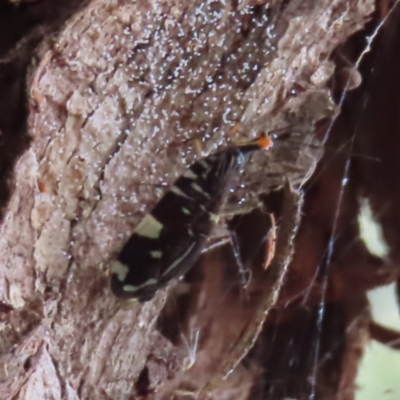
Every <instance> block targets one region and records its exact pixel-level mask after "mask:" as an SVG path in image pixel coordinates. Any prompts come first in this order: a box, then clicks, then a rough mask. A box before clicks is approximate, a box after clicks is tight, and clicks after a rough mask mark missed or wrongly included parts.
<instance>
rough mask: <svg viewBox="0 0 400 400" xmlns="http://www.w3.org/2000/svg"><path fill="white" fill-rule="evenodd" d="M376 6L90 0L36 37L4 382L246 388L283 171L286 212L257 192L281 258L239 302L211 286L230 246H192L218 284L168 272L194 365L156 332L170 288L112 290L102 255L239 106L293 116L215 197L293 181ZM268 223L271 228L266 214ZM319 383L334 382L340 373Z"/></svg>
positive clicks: (271, 275) (24, 389)
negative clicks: (356, 36) (283, 135)
mask: <svg viewBox="0 0 400 400" xmlns="http://www.w3.org/2000/svg"><path fill="white" fill-rule="evenodd" d="M372 11H373V2H372V1H363V2H361V1H360V2H351V3H349V2H347V1H343V0H336V1H331V0H330V1H328V0H327V1H318V2H315V1H311V0H310V1H304V0H302V1H273V2H267V3H266V2H253V1H242V2H234V1H233V2H222V1H221V2H219V1H209V2H204V1H194V2H183V1H181V2H180V1H176V2H165V1H146V2H145V1H143V2H131V1H92V2H91V3H90V4H89V5H88V6H87V7H86V8H84V9H82V10H80V11H77V12H76V13H74V15H73V16H72V17H70V18H69V19H67V21H66V23H65V26H64V27H63V28H62V29H61V31H60V33H59V36H58V37H57V38H56V39H55V43H53V44H51V45H50V46H49V45H48V44H42V45H41V46H39V47H38V48H37V50H36V52H37V54H39V55H40V63H39V65H38V66H37V68H35V69H33V70H32V73H31V74H29V76H28V86H29V96H30V97H29V104H30V108H29V113H28V117H27V119H26V118H25V117H23V118H21V121H20V123H21V124H25V123H26V124H27V127H28V128H27V129H28V133H29V136H30V138H31V142H30V144H29V146H28V148H27V150H26V151H25V152H23V154H22V155H21V156H20V157H17V158H16V163H15V166H14V168H13V176H14V180H13V182H14V184H13V192H12V195H11V198H10V200H9V202H8V203H7V205H6V207H5V210H4V219H3V223H2V225H1V234H0V238H1V239H0V258H1V264H2V266H3V268H2V269H1V271H0V299H1V301H2V303H3V307H2V311H1V312H2V322H1V324H2V325H3V329H2V330H1V332H0V335H1V343H2V344H1V354H0V364H1V365H3V368H2V369H1V368H0V392H1V393H3V396H4V398H11V397H12V398H15V399H20V398H21V399H22V398H32V399H33V398H38V399H39V398H54V399H93V398H95V399H136V398H149V399H150V398H163V397H165V398H171V397H172V396H174V398H175V397H176V398H180V397H182V398H185V397H187V396H189V395H192V394H193V393H197V394H198V396H199V398H202V397H207V396H210V397H211V398H217V399H223V398H226V399H240V398H243V399H246V398H255V397H254V396H255V395H254V394H253V392H254V390H255V389H254V388H255V387H256V386H257V383H256V381H255V379H256V378H257V377H258V378H259V377H261V376H262V372H263V367H262V362H259V363H258V365H256V364H255V363H254V362H250V366H251V367H249V363H248V364H247V365H246V363H239V361H240V360H241V359H243V358H244V357H245V356H246V354H247V353H248V352H249V351H250V348H251V346H252V345H253V343H254V341H255V340H256V338H257V335H258V334H259V333H260V329H261V323H262V321H263V319H264V317H265V314H266V313H267V311H268V310H269V308H271V307H272V306H273V305H274V303H275V302H276V300H277V291H278V288H279V287H280V285H281V283H282V279H283V273H284V272H285V271H286V269H287V264H288V262H289V260H290V255H291V253H292V249H291V246H292V240H293V233H294V231H295V228H296V226H297V225H298V220H297V218H298V215H299V213H298V205H299V204H300V196H298V195H295V194H293V192H292V191H291V190H289V189H288V186H287V187H286V194H287V196H286V200H282V202H283V203H285V201H286V203H285V204H289V205H290V206H287V207H286V208H285V207H284V206H282V209H281V210H275V209H274V207H273V206H270V207H271V208H268V207H269V206H268V205H269V204H270V203H269V202H268V201H267V200H265V204H266V208H267V211H269V212H273V213H274V214H275V215H276V218H277V234H278V239H277V248H276V253H275V264H274V263H272V264H271V267H270V268H269V269H267V270H266V271H263V270H262V266H260V265H257V266H255V267H254V268H259V270H258V271H257V270H255V272H254V275H255V276H260V279H259V280H258V282H259V283H260V286H261V285H262V283H265V282H267V283H265V285H264V286H263V287H262V288H259V287H255V288H254V289H253V288H249V292H248V295H249V298H248V299H247V301H246V302H243V303H241V304H239V303H240V302H239V301H237V302H235V300H234V299H235V295H238V296H236V298H240V294H241V293H240V292H241V290H239V288H237V287H236V288H235V290H234V291H233V293H229V296H232V297H231V298H229V299H231V300H232V301H226V299H225V300H224V301H222V302H221V301H219V299H220V298H221V293H225V287H224V279H223V278H222V275H223V272H222V271H221V268H224V265H228V267H229V266H230V267H231V268H234V267H232V264H233V262H232V261H229V255H228V254H225V255H223V252H225V253H226V251H227V249H226V248H225V249H221V250H220V251H221V252H222V256H221V254H217V255H212V254H211V255H206V257H205V258H204V259H202V260H200V261H199V264H200V265H201V264H203V265H205V268H208V270H209V271H210V268H211V270H212V272H209V271H208V273H206V272H205V273H204V274H205V275H204V276H205V278H204V279H202V281H207V280H208V281H209V282H211V283H214V284H215V282H217V281H218V279H219V282H220V283H221V285H222V291H220V290H221V288H216V289H215V292H213V293H212V294H213V295H208V292H207V289H206V286H202V285H203V284H202V283H201V284H198V285H197V287H196V285H194V287H195V289H194V290H193V288H190V289H187V288H186V287H185V284H186V283H184V284H183V289H182V286H181V285H178V286H177V287H176V288H175V292H176V291H178V292H179V290H181V292H179V293H178V297H179V296H182V295H187V296H188V297H187V299H186V300H187V306H186V309H184V310H183V312H186V317H185V323H184V324H183V325H184V326H183V325H182V329H184V328H186V329H188V331H186V332H190V330H191V325H190V324H191V322H190V321H191V319H192V321H193V319H195V320H196V323H195V324H194V325H195V326H196V329H199V330H200V334H201V335H202V336H201V338H203V339H202V340H200V341H199V342H198V348H197V349H196V350H197V351H198V352H199V353H198V354H196V355H195V357H194V358H197V357H199V362H196V363H195V364H194V366H193V367H192V366H191V363H192V361H193V360H192V359H191V353H190V351H189V349H191V348H193V346H190V344H189V345H188V346H185V345H182V340H178V339H177V336H179V334H176V333H175V334H174V333H169V334H168V333H167V332H166V331H167V329H166V328H165V321H172V319H171V318H170V319H168V317H169V315H168V305H170V303H171V301H172V302H173V301H174V299H175V298H176V297H172V295H171V287H169V288H167V289H166V290H163V291H161V292H160V293H158V294H157V296H156V297H155V299H154V300H153V301H151V302H148V303H145V304H140V305H138V304H129V305H128V304H124V303H122V302H119V301H118V300H116V299H115V298H114V297H113V296H112V295H111V293H110V291H109V288H108V277H107V274H106V270H107V265H108V263H109V261H110V260H111V259H112V258H113V256H115V254H116V253H117V252H118V250H119V249H120V248H121V246H122V245H123V244H124V242H125V241H126V239H127V238H128V237H129V235H130V234H131V233H132V230H133V228H134V227H135V226H136V224H137V223H138V222H139V220H140V218H142V217H143V215H144V214H145V213H146V212H147V211H149V210H150V209H151V207H152V206H153V205H154V204H155V203H156V201H157V199H159V198H160V196H161V195H162V193H163V192H164V191H165V190H166V188H165V187H164V186H163V184H167V185H168V184H171V182H173V181H174V179H175V178H176V177H177V176H179V174H181V173H182V171H184V170H185V168H186V167H187V166H188V165H189V164H190V163H192V162H193V161H194V160H195V159H197V158H198V157H199V156H198V155H197V154H196V151H195V146H194V145H193V139H201V141H202V144H203V148H204V149H205V150H206V151H214V150H215V149H217V148H218V147H220V146H224V145H226V141H227V139H229V138H230V137H231V135H230V133H232V132H233V131H236V128H235V127H237V123H238V122H240V123H241V125H240V128H239V131H238V133H237V134H236V136H234V138H235V139H236V138H238V137H240V136H249V137H250V136H252V135H254V134H255V132H257V131H259V130H265V131H270V130H272V129H275V128H281V127H284V126H289V125H290V126H295V132H294V134H293V139H294V140H287V141H286V142H283V141H282V142H279V143H276V146H275V147H274V149H273V150H272V151H271V152H269V153H268V154H265V153H262V154H261V153H260V154H257V155H256V156H255V157H254V158H253V159H252V161H251V163H250V164H249V165H248V166H246V171H245V172H244V174H243V176H242V177H240V182H239V179H238V182H236V185H234V186H233V187H232V193H230V194H229V196H227V197H228V199H227V204H226V211H229V213H230V214H235V213H236V214H237V213H244V212H246V211H249V210H252V209H254V208H255V204H258V203H259V201H258V195H260V194H262V195H263V196H264V197H263V198H265V195H266V194H268V193H270V192H271V191H272V190H273V189H276V188H277V187H282V186H283V185H284V182H285V181H286V180H287V179H288V180H289V181H290V182H291V183H292V185H301V184H303V183H304V181H305V180H306V179H307V178H308V177H309V176H310V174H311V173H312V172H313V170H314V168H315V166H316V163H317V161H318V159H319V158H320V156H321V154H322V151H321V147H319V146H308V145H309V144H318V143H319V142H318V134H319V136H322V135H321V134H320V132H318V129H316V128H318V127H319V126H320V125H321V124H320V122H321V121H322V122H323V121H326V120H329V119H331V118H333V117H334V116H335V115H336V113H337V112H338V109H337V108H336V106H335V105H334V103H333V101H332V100H331V93H330V91H329V89H328V88H327V86H326V83H327V82H328V80H329V79H330V78H331V77H332V74H333V72H334V64H333V63H332V62H331V61H329V57H330V55H331V53H332V51H333V50H334V49H335V48H336V47H337V46H338V45H339V44H341V43H342V42H344V41H345V40H346V39H347V38H348V37H349V36H350V35H351V34H353V33H354V32H355V31H357V30H359V29H361V28H362V27H363V24H364V22H365V21H366V19H367V17H368V16H369V15H370V14H371V12H372ZM2 129H3V128H2ZM316 131H317V133H316ZM289 193H291V195H289ZM288 199H289V200H288ZM293 199H295V200H296V201H293ZM290 200H291V201H292V203H291V202H290ZM282 210H283V211H282ZM285 210H286V211H285ZM262 215H264V214H262ZM261 219H262V217H260V220H261ZM266 225H268V224H266ZM248 229H249V230H250V229H251V228H248ZM263 229H265V234H260V235H261V236H266V237H267V236H268V235H269V232H270V229H271V227H268V228H263ZM244 236H246V234H245V235H244ZM261 239H262V238H261ZM261 239H260V240H261ZM261 241H262V240H261ZM269 243H270V244H269V247H272V244H271V242H269ZM243 252H244V253H245V250H243ZM261 264H262V262H261ZM228 267H227V268H228ZM193 273H194V274H196V272H193ZM201 273H202V272H201ZM207 274H208V275H207ZM228 275H229V274H228ZM188 279H190V277H189V278H188ZM263 279H265V280H263ZM194 281H196V279H195V280H194ZM217 283H218V282H217ZM189 286H190V285H189ZM216 286H217V285H216ZM182 290H183V292H184V293H183V294H182ZM185 290H186V292H185ZM253 290H254V292H253ZM174 296H177V295H176V293H175V294H174ZM167 299H168V300H169V301H168V303H167V307H166V308H165V309H164V314H163V315H164V317H163V318H164V326H162V325H163V324H162V319H161V322H159V323H158V324H157V318H158V317H159V315H160V313H161V311H162V310H163V308H164V305H165V304H166V300H167ZM171 299H172V300H171ZM207 301H209V302H208V303H207ZM176 303H180V300H179V298H178V300H176ZM218 303H220V304H219V305H221V304H222V305H224V307H225V308H221V309H219V310H218V307H217V305H218ZM214 304H215V307H214ZM243 304H244V306H243ZM228 306H229V307H231V309H230V310H229V309H228ZM239 307H244V309H242V310H240V309H239ZM246 307H247V309H246ZM176 309H180V308H179V307H178V308H176ZM176 309H175V310H176ZM211 311H213V312H215V313H214V314H212V313H210V312H211ZM167 323H170V322H167ZM215 323H216V324H217V325H213V324H215ZM224 323H228V324H230V327H229V329H227V328H226V325H224ZM218 324H219V325H218ZM157 328H158V329H157ZM161 332H162V333H161ZM182 332H185V331H184V330H182ZM222 332H226V333H228V334H229V335H228V336H226V337H224V336H222V337H221V336H220V335H221V333H222ZM236 332H237V336H235V333H236ZM217 334H218V338H217ZM262 334H264V332H262ZM204 338H205V339H204ZM210 343H211V345H210ZM227 343H229V346H228V348H226V346H225V345H226V344H227ZM260 354H261V352H260ZM213 357H215V358H213ZM249 357H251V355H250V356H249ZM192 358H193V357H192ZM210 360H215V361H214V362H213V361H211V362H210ZM210 364H212V365H210ZM189 366H190V367H192V368H189ZM233 367H235V368H234V372H233V374H231V375H230V377H229V379H222V378H223V376H224V375H225V374H226V373H227V372H229V370H230V369H231V368H233ZM324 385H326V386H327V388H326V390H325V392H326V393H329V394H332V393H337V391H338V390H339V389H338V388H339V387H340V385H338V380H337V379H336V380H328V379H327V380H326V381H324ZM258 393H260V392H258ZM303 394H304V392H302V391H301V390H300V392H297V394H293V397H299V398H301V396H302V395H303ZM271 398H280V397H271ZM321 398H323V397H321Z"/></svg>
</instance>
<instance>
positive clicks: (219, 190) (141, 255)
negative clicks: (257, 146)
mask: <svg viewBox="0 0 400 400" xmlns="http://www.w3.org/2000/svg"><path fill="white" fill-rule="evenodd" d="M247 154H249V153H246V152H244V151H242V148H241V147H229V148H227V149H225V150H222V151H220V152H218V153H215V154H213V155H211V156H208V157H205V158H203V159H201V160H199V161H197V162H195V163H194V164H193V165H192V166H191V167H190V168H189V169H188V170H187V171H186V172H185V173H183V174H182V175H181V176H180V177H179V178H178V179H177V180H176V181H175V183H174V184H173V185H172V187H171V188H170V189H169V190H168V191H167V192H166V193H165V195H164V196H163V197H162V198H161V199H160V201H159V202H158V203H157V204H156V206H155V207H154V208H153V210H152V211H151V212H150V213H149V214H147V215H146V216H145V217H144V218H143V219H142V221H141V222H140V223H139V225H138V226H137V227H136V229H135V231H134V232H133V234H132V236H131V237H130V238H129V240H128V241H127V243H126V244H125V246H124V247H123V248H122V250H121V252H120V253H119V255H118V257H117V260H116V261H114V262H113V263H112V265H111V271H112V276H111V289H112V291H113V292H114V294H115V295H116V296H118V297H120V298H125V299H129V298H138V299H139V300H141V301H146V300H149V299H151V298H152V297H153V296H154V294H155V293H156V291H157V290H158V289H160V288H162V287H164V286H166V285H167V283H168V282H169V281H171V280H172V279H174V278H178V277H180V276H182V275H183V274H184V273H186V272H187V270H188V269H189V268H190V267H191V266H192V265H193V264H194V262H195V261H196V260H197V258H198V257H199V255H200V253H201V250H202V248H203V246H204V242H205V241H206V239H207V237H208V236H209V234H210V232H211V230H212V228H213V226H214V224H215V222H216V221H217V218H218V212H219V210H220V207H221V203H222V197H223V194H224V192H225V189H226V187H227V184H228V182H229V179H230V177H231V175H232V173H234V172H236V171H237V170H238V169H239V168H240V164H241V163H242V161H244V159H245V158H246V156H247Z"/></svg>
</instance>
